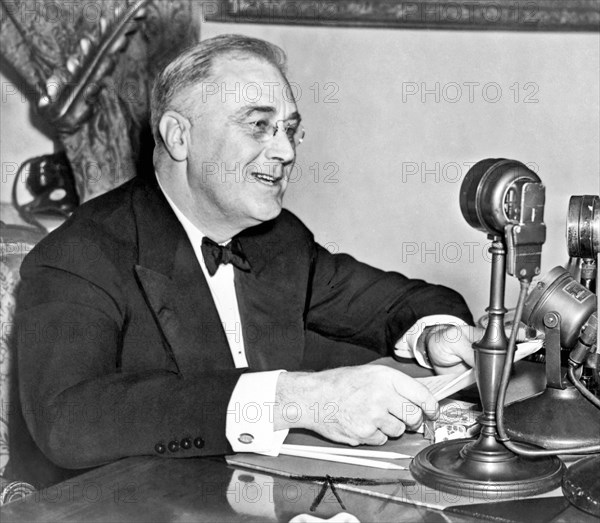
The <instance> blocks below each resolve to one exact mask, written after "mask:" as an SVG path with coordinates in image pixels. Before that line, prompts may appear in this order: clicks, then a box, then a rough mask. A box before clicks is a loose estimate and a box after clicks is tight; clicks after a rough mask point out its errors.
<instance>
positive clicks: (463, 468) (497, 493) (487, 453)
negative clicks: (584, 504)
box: [410, 437, 565, 501]
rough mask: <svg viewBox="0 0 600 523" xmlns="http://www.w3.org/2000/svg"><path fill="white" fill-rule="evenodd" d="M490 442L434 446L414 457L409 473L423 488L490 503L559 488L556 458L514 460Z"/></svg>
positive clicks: (561, 467) (560, 471)
mask: <svg viewBox="0 0 600 523" xmlns="http://www.w3.org/2000/svg"><path fill="white" fill-rule="evenodd" d="M490 440H493V438H481V437H480V438H479V439H478V440H472V439H459V440H450V441H443V442H441V443H436V444H434V445H431V446H429V447H427V448H426V449H424V450H422V451H421V452H419V454H417V456H416V457H415V458H414V459H413V462H412V463H411V466H410V471H411V473H412V475H413V477H414V478H415V479H416V480H417V481H418V482H419V483H422V484H423V485H425V486H427V487H430V488H433V489H435V490H441V491H443V492H450V493H452V494H455V495H459V496H467V497H475V498H485V499H488V500H490V501H492V500H500V499H510V498H513V499H521V498H524V497H528V496H534V495H536V494H541V493H543V492H548V491H550V490H553V489H555V488H557V487H558V486H560V483H561V479H562V476H563V472H564V470H565V466H564V464H563V463H562V461H560V460H559V459H558V458H556V457H541V458H526V457H522V456H518V455H516V454H514V453H512V452H510V451H509V450H508V449H506V447H504V445H502V444H501V443H498V442H497V441H495V440H493V441H490ZM532 448H534V447H532Z"/></svg>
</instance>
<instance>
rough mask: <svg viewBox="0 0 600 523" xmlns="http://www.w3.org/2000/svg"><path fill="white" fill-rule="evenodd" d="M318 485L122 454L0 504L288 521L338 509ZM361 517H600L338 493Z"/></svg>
mask: <svg viewBox="0 0 600 523" xmlns="http://www.w3.org/2000/svg"><path fill="white" fill-rule="evenodd" d="M320 490H321V485H319V484H316V483H312V482H308V481H299V480H295V479H289V478H283V477H279V476H270V475H266V474H257V473H256V472H253V471H248V470H245V469H238V468H234V467H230V466H228V465H227V464H226V463H225V462H224V460H223V459H221V458H191V459H162V458H154V457H147V458H146V457H141V458H127V459H124V460H121V461H118V462H116V463H112V464H110V465H106V466H104V467H101V468H99V469H96V470H93V471H91V472H89V473H87V474H83V475H81V476H78V477H75V478H72V479H70V480H68V481H66V482H64V483H61V484H59V485H56V486H54V487H50V488H48V489H46V490H42V491H39V492H36V493H34V494H32V495H31V496H29V497H28V498H25V499H23V500H19V501H15V502H12V503H9V504H7V505H4V506H2V507H0V520H1V521H2V523H10V522H50V521H51V522H57V521H68V522H83V521H85V522H112V521H115V522H117V521H118V522H123V521H128V522H144V523H146V522H148V521H155V522H158V521H177V522H183V521H210V522H218V521H226V522H233V521H244V522H249V521H289V520H290V519H291V518H292V517H294V516H296V515H298V514H303V513H310V514H314V515H318V516H320V517H331V516H333V515H334V514H337V513H339V512H341V511H342V510H343V509H342V507H341V506H340V503H339V501H338V500H337V499H336V498H335V496H334V495H333V494H332V492H331V491H328V492H327V494H326V495H325V497H324V498H323V500H322V501H321V502H320V503H319V504H318V506H317V507H316V510H315V511H312V512H311V505H314V504H315V498H316V497H317V495H318V493H319V491H320ZM337 493H338V495H339V497H340V499H341V502H342V503H343V504H344V507H345V510H346V511H347V512H349V513H351V514H354V515H355V516H356V517H358V518H359V520H360V521H362V522H366V521H397V522H404V521H405V522H425V521H427V522H432V521H439V522H444V521H445V522H455V523H466V522H475V521H482V520H483V519H487V518H489V519H494V520H495V521H504V522H510V521H516V522H527V523H531V522H539V521H544V522H551V523H573V522H590V523H591V522H596V523H597V522H598V520H597V519H595V518H593V517H592V516H588V515H586V514H585V513H583V512H580V511H579V510H577V509H576V508H575V507H571V506H570V505H569V503H568V502H567V501H566V500H565V499H563V498H545V499H544V500H543V502H541V500H522V501H519V502H508V503H491V504H490V503H487V504H486V503H483V504H481V505H471V506H468V507H462V508H461V507H453V508H452V509H447V510H445V511H444V512H443V513H442V512H438V511H435V510H431V509H427V508H424V507H417V506H414V505H409V504H405V503H397V502H393V501H389V500H385V499H381V498H376V497H372V496H365V495H362V494H356V493H352V492H347V491H342V490H338V491H337Z"/></svg>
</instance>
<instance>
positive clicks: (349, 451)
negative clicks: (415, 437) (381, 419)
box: [282, 443, 413, 459]
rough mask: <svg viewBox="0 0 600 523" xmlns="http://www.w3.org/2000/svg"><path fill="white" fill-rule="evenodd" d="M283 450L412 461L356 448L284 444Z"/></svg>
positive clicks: (391, 454)
mask: <svg viewBox="0 0 600 523" xmlns="http://www.w3.org/2000/svg"><path fill="white" fill-rule="evenodd" d="M282 448H283V449H289V450H300V451H303V452H318V453H324V454H336V455H341V456H356V457H357V458H381V459H412V458H413V456H409V455H408V454H400V453H399V452H391V451H389V450H367V449H356V448H338V447H319V446H315V445H293V444H291V443H284V444H283V445H282Z"/></svg>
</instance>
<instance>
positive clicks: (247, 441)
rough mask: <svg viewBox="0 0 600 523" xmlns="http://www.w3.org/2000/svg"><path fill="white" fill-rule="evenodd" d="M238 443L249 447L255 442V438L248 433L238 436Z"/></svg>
mask: <svg viewBox="0 0 600 523" xmlns="http://www.w3.org/2000/svg"><path fill="white" fill-rule="evenodd" d="M238 441H239V442H240V443H243V444H244V445H249V444H250V443H252V442H253V441H254V436H253V435H252V434H248V433H247V432H243V433H242V434H240V435H239V436H238Z"/></svg>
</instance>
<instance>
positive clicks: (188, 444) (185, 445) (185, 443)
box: [181, 438, 192, 450]
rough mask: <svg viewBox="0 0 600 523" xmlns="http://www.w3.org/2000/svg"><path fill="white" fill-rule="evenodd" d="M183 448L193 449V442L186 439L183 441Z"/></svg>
mask: <svg viewBox="0 0 600 523" xmlns="http://www.w3.org/2000/svg"><path fill="white" fill-rule="evenodd" d="M181 448H182V449H185V450H187V449H191V448H192V440H191V439H190V438H184V439H182V440H181Z"/></svg>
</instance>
